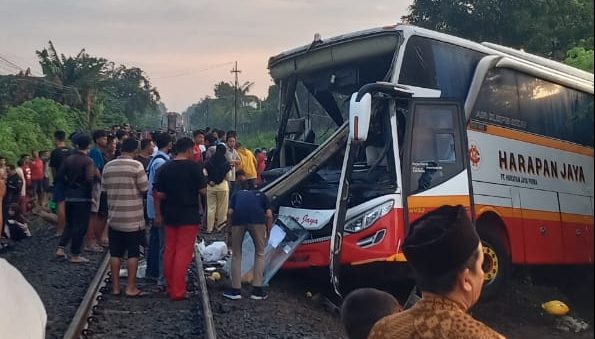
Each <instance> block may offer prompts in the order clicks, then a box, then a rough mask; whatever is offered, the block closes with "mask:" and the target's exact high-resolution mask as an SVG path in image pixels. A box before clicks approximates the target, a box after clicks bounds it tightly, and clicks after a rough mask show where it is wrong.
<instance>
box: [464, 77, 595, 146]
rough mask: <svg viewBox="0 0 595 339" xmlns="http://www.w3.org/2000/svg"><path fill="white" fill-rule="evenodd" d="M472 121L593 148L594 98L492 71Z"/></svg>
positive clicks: (482, 90)
mask: <svg viewBox="0 0 595 339" xmlns="http://www.w3.org/2000/svg"><path fill="white" fill-rule="evenodd" d="M472 119H474V120H478V121H482V122H488V123H491V124H494V125H498V126H503V127H508V128H513V129H518V130H522V131H526V132H530V133H534V134H538V135H543V136H547V137H551V138H554V139H560V140H565V141H570V142H573V143H577V144H581V145H587V146H593V96H592V95H589V94H587V93H583V92H580V91H578V90H575V89H572V88H568V87H564V86H561V85H558V84H555V83H552V82H550V81H546V80H543V79H539V78H536V77H533V76H529V75H527V74H524V73H521V72H517V71H514V70H510V69H502V68H499V69H493V70H490V71H489V72H488V74H487V76H486V78H485V80H484V83H483V85H482V88H481V90H480V92H479V95H478V98H477V102H476V104H475V109H474V110H473V113H472Z"/></svg>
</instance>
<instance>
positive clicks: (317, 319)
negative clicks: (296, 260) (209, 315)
mask: <svg viewBox="0 0 595 339" xmlns="http://www.w3.org/2000/svg"><path fill="white" fill-rule="evenodd" d="M391 269H392V268H391V267H385V266H382V267H370V268H367V269H363V270H355V271H351V272H349V273H346V274H345V276H343V277H342V279H343V281H349V282H350V283H349V284H347V283H346V284H345V285H349V286H346V289H347V290H349V289H353V288H356V287H362V286H372V287H376V288H380V289H383V290H386V291H389V292H391V293H392V294H394V295H395V296H396V297H397V298H398V299H399V301H401V302H404V300H405V299H406V296H407V295H408V293H409V291H410V288H411V285H410V284H407V283H394V282H391V281H389V280H385V279H382V278H381V277H386V276H390V272H389V271H390V270H391ZM381 280H382V281H381ZM327 282H328V273H327V272H325V271H324V270H302V271H281V272H280V273H278V274H277V276H275V278H274V279H273V280H272V281H271V283H270V285H271V287H270V298H269V299H268V300H266V301H264V302H263V301H258V302H256V301H253V300H249V299H248V298H247V297H248V296H249V290H248V289H245V292H244V299H243V300H241V301H239V302H238V301H229V300H226V299H224V298H223V297H221V292H222V290H223V288H224V286H225V282H224V281H222V282H218V283H217V284H216V285H214V284H211V286H210V295H211V302H212V306H213V311H214V314H215V321H216V323H217V332H218V335H219V336H220V337H221V338H237V337H246V338H248V337H250V338H345V335H344V332H343V329H342V326H341V323H340V319H339V317H338V315H337V312H336V309H334V308H333V307H332V306H329V305H328V303H326V302H325V298H324V295H330V293H329V290H328V284H327ZM307 292H311V293H312V294H313V295H314V297H313V298H311V297H309V296H307ZM555 299H556V300H561V301H564V302H565V303H567V304H568V306H569V307H570V310H571V311H570V314H569V315H570V316H572V317H573V318H575V319H580V320H583V321H585V322H587V323H588V325H589V328H588V329H587V330H584V331H581V332H580V333H573V332H570V331H562V330H559V329H557V328H556V322H557V318H556V317H554V316H551V315H548V314H546V313H545V312H544V311H543V310H542V309H541V304H542V303H544V302H547V301H550V300H555ZM593 307H594V306H593V266H588V267H571V268H569V267H539V268H517V270H516V272H515V274H514V275H513V276H512V278H511V280H510V281H509V283H508V284H506V285H505V286H504V288H503V289H502V291H501V292H500V293H499V294H498V296H496V297H495V298H493V299H492V300H487V301H486V300H482V301H480V302H479V303H478V304H477V305H476V306H475V307H474V308H473V309H472V310H471V313H472V315H473V316H474V317H475V318H477V319H479V320H481V321H483V322H484V323H486V324H487V325H489V326H490V327H492V328H494V329H495V330H497V331H498V332H500V333H502V334H503V335H505V336H506V337H507V338H519V339H520V338H546V339H548V338H552V339H553V338H562V339H564V338H568V339H570V338H573V339H583V338H593V336H594V330H593V324H594V321H593Z"/></svg>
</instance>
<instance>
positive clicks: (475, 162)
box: [469, 142, 481, 170]
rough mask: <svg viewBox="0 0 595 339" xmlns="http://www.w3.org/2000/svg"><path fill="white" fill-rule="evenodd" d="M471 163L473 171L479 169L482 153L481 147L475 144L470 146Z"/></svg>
mask: <svg viewBox="0 0 595 339" xmlns="http://www.w3.org/2000/svg"><path fill="white" fill-rule="evenodd" d="M469 161H470V162H471V169H473V170H477V169H479V165H480V162H481V153H480V152H479V147H478V146H477V144H476V143H475V142H471V144H470V146H469Z"/></svg>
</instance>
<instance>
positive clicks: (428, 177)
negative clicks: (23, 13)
mask: <svg viewBox="0 0 595 339" xmlns="http://www.w3.org/2000/svg"><path fill="white" fill-rule="evenodd" d="M415 111H416V113H415V118H414V121H413V133H412V137H411V174H410V175H411V181H410V185H411V186H410V187H411V192H412V193H413V192H416V191H422V190H426V189H429V188H431V187H434V186H436V185H438V184H440V183H442V182H445V181H446V180H448V179H450V178H452V177H453V176H455V175H456V174H458V173H459V172H461V171H462V170H463V163H462V160H461V157H460V146H459V142H457V138H456V137H455V136H456V135H457V126H458V125H457V124H455V118H456V112H457V110H456V106H445V105H441V106H436V105H423V104H420V105H417V106H416V108H415Z"/></svg>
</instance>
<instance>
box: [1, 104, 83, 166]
mask: <svg viewBox="0 0 595 339" xmlns="http://www.w3.org/2000/svg"><path fill="white" fill-rule="evenodd" d="M78 116H80V113H79V112H77V111H75V110H73V109H71V108H70V107H67V106H64V105H61V104H59V103H57V102H55V101H53V100H50V99H41V98H37V99H33V100H31V101H27V102H25V103H23V104H22V105H19V106H17V107H11V108H9V109H8V110H7V112H6V113H5V114H4V115H2V117H0V153H1V154H2V155H4V156H6V157H7V158H8V159H9V160H10V161H16V160H17V158H18V156H19V155H21V154H23V153H30V152H31V151H32V150H47V149H50V148H51V147H52V136H53V133H54V131H56V130H63V131H65V132H66V133H67V134H69V133H71V132H73V131H75V130H76V129H77V127H78V126H77V117H78Z"/></svg>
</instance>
